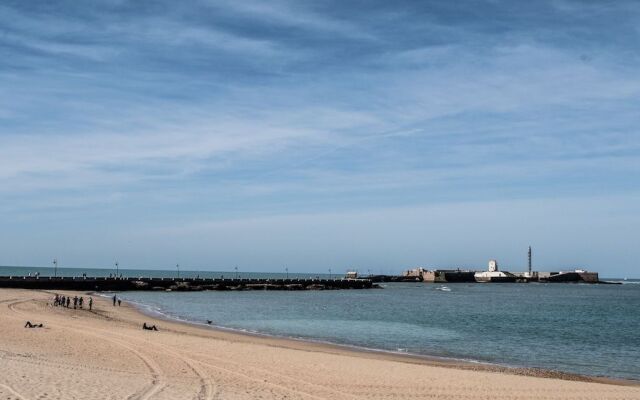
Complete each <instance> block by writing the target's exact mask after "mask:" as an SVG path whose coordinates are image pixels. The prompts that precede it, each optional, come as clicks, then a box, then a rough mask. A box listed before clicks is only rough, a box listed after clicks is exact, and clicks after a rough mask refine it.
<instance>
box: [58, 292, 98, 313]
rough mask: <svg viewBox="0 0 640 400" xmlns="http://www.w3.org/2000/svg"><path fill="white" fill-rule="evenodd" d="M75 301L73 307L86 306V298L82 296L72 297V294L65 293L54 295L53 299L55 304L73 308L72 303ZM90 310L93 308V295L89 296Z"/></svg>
mask: <svg viewBox="0 0 640 400" xmlns="http://www.w3.org/2000/svg"><path fill="white" fill-rule="evenodd" d="M72 302H73V309H74V310H75V309H77V308H80V309H82V308H83V307H84V298H83V297H82V296H80V297H78V296H74V297H73V298H71V296H64V295H62V296H61V295H58V294H56V297H54V299H53V305H54V306H56V307H58V306H60V307H66V308H71V303H72ZM88 304H89V310H92V309H93V297H89V301H88Z"/></svg>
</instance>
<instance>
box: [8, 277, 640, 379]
mask: <svg viewBox="0 0 640 400" xmlns="http://www.w3.org/2000/svg"><path fill="white" fill-rule="evenodd" d="M29 272H31V273H35V272H40V274H41V275H42V276H47V275H53V269H51V268H32V269H28V268H14V267H0V275H26V274H28V273H29ZM57 273H58V275H65V276H70V275H76V276H78V275H81V274H82V273H87V275H89V276H108V275H109V274H110V273H115V271H114V270H112V269H105V270H97V269H91V270H90V269H86V270H81V269H76V268H73V269H71V268H68V269H66V268H59V269H58V272H57ZM119 273H122V274H123V275H124V276H132V277H139V276H144V277H147V276H152V277H175V276H176V274H177V271H166V270H121V271H119ZM236 274H237V275H239V277H255V278H257V277H263V278H267V277H269V278H283V277H286V276H287V275H286V274H284V273H272V274H265V273H247V272H235V271H231V272H229V271H227V272H204V271H181V272H180V276H182V277H186V276H193V277H195V276H200V277H220V276H226V277H229V278H231V277H235V276H236ZM288 276H289V277H290V278H294V277H299V278H305V277H315V276H320V277H323V278H327V277H329V275H328V274H294V273H291V274H289V275H288ZM332 277H333V278H335V277H339V276H338V275H333V276H332ZM611 281H617V282H620V283H621V284H612V285H606V284H602V285H591V284H571V283H546V284H543V283H490V284H474V283H448V284H446V285H442V284H433V283H422V282H416V283H383V284H381V286H382V289H370V290H335V291H232V292H215V291H211V292H209V291H207V292H123V293H121V294H120V297H121V298H122V299H124V300H125V301H130V302H132V303H134V304H135V305H137V306H138V307H140V308H141V309H142V310H143V311H145V312H147V313H152V314H156V315H160V316H163V317H165V318H171V319H176V320H181V321H185V322H190V323H193V324H199V325H202V326H205V327H208V326H210V325H208V324H207V323H206V321H207V320H210V321H212V324H211V325H212V326H215V327H219V328H225V329H231V330H237V331H241V332H249V333H256V334H264V335H272V336H280V337H287V338H294V339H301V340H309V341H317V342H326V343H333V344H339V345H344V346H350V347H355V348H362V349H370V350H377V351H384V352H394V353H405V354H415V355H424V356H430V357H439V358H446V359H453V360H464V361H468V362H478V363H489V364H497V365H505V366H513V367H533V368H542V369H548V370H556V371H563V372H568V373H576V374H583V375H590V376H605V377H612V378H624V379H632V380H640V280H633V279H630V280H622V279H611Z"/></svg>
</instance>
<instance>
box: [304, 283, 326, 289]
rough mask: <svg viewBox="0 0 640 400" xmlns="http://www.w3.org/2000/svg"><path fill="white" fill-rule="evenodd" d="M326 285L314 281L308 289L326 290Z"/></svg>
mask: <svg viewBox="0 0 640 400" xmlns="http://www.w3.org/2000/svg"><path fill="white" fill-rule="evenodd" d="M325 289H326V286H325V285H322V284H319V283H314V284H312V285H309V286H307V290H325Z"/></svg>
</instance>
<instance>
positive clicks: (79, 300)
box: [78, 296, 84, 309]
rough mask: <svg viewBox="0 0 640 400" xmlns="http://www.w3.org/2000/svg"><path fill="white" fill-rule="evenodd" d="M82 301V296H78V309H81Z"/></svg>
mask: <svg viewBox="0 0 640 400" xmlns="http://www.w3.org/2000/svg"><path fill="white" fill-rule="evenodd" d="M83 303H84V299H83V298H82V296H80V299H78V305H79V306H80V309H82V304H83Z"/></svg>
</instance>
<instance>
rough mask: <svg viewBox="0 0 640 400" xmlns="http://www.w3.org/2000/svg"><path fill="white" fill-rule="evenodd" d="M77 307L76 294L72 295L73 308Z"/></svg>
mask: <svg viewBox="0 0 640 400" xmlns="http://www.w3.org/2000/svg"><path fill="white" fill-rule="evenodd" d="M76 308H78V296H74V297H73V309H74V310H75V309H76Z"/></svg>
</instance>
